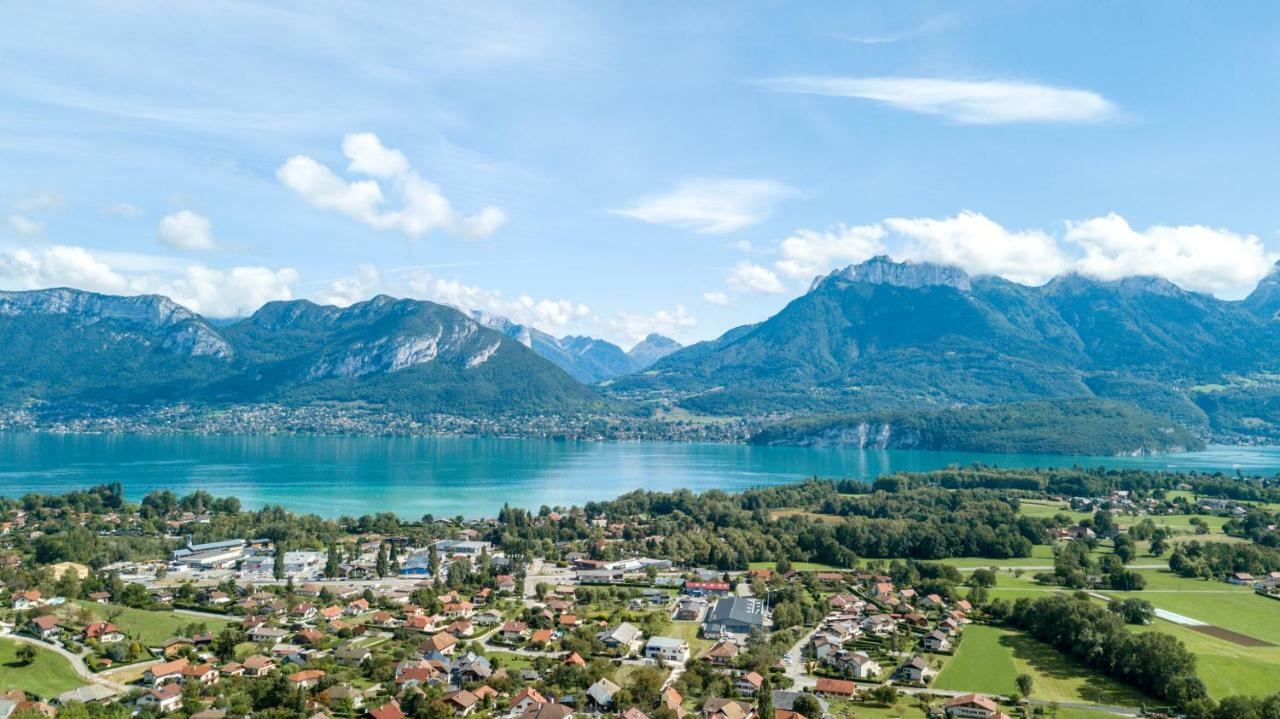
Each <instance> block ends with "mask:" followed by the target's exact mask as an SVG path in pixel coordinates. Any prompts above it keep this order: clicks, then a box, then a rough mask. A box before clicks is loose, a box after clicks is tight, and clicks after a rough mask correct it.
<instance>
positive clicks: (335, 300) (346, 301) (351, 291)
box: [312, 264, 382, 307]
mask: <svg viewBox="0 0 1280 719" xmlns="http://www.w3.org/2000/svg"><path fill="white" fill-rule="evenodd" d="M381 284H382V273H381V272H380V271H378V268H377V267H375V266H373V265H370V264H363V265H360V266H359V267H357V268H356V272H355V274H354V275H351V276H350V277H340V278H338V279H336V280H333V281H332V282H329V283H328V284H327V285H325V287H324V289H322V290H320V291H319V292H317V293H316V294H315V296H314V297H313V298H312V299H314V300H315V301H316V302H318V303H320V304H322V305H337V306H339V307H346V306H348V305H353V304H355V303H357V302H361V301H363V300H367V299H369V298H370V297H372V296H373V295H375V294H377V292H378V288H379V286H380V285H381Z"/></svg>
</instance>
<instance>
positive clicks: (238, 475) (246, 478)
mask: <svg viewBox="0 0 1280 719" xmlns="http://www.w3.org/2000/svg"><path fill="white" fill-rule="evenodd" d="M972 462H982V463H985V464H991V465H997V466H1002V467H1047V466H1072V465H1081V466H1110V467H1141V468H1148V469H1178V470H1197V471H1202V472H1205V471H1224V472H1234V471H1236V470H1237V469H1239V470H1241V471H1243V472H1245V473H1248V474H1255V473H1256V474H1266V475H1273V474H1277V473H1280V448H1276V447H1248V448H1246V447H1210V448H1209V449H1208V450H1207V451H1204V452H1195V453H1189V454H1171V455H1161V456H1158V457H1134V458H1130V457H1120V458H1117V457H1060V456H1052V455H1021V454H1016V455H1007V454H1006V455H996V454H976V453H969V452H925V451H915V450H855V449H809V448H800V447H747V446H742V445H719V444H677V443H668V442H560V441H549V440H528V439H458V438H430V437H391V438H387V437H319V436H231V437H228V436H178V437H149V436H137V435H47V434H20V433H0V494H4V495H8V496H19V495H22V494H24V493H27V492H43V493H58V492H64V491H67V490H70V489H77V488H85V487H91V486H94V485H98V484H103V483H106V482H121V483H123V484H124V487H125V492H126V494H127V495H128V496H129V498H130V499H132V500H138V499H140V498H141V497H142V496H143V495H144V494H146V493H147V492H150V491H152V490H155V489H170V490H173V491H174V492H176V493H179V494H182V493H187V492H191V491H194V490H196V489H204V490H206V491H208V492H211V493H213V494H215V495H234V496H237V497H239V498H240V499H241V501H242V503H243V505H244V506H245V507H246V508H256V507H259V506H262V505H264V504H281V505H283V506H285V507H287V508H289V509H292V510H295V511H301V512H314V513H316V514H320V515H323V516H326V517H336V516H339V515H343V514H346V515H361V514H367V513H374V512H379V511H393V512H396V513H397V514H399V515H401V516H403V517H411V518H417V517H420V516H422V515H423V514H426V513H432V514H435V515H437V516H454V515H457V514H462V515H465V516H467V517H476V516H492V515H493V514H495V513H496V512H497V510H498V509H499V508H500V507H501V506H502V504H503V503H504V502H508V503H510V504H512V505H514V506H521V507H528V508H530V509H537V508H538V507H540V506H541V505H544V504H546V505H551V506H555V505H570V504H581V503H583V502H586V501H590V500H601V499H610V498H613V497H616V496H617V495H619V494H622V493H624V492H627V491H630V490H633V489H650V490H671V489H676V488H688V489H692V490H694V491H703V490H707V489H713V488H716V489H725V490H740V489H744V488H747V487H755V486H761V485H768V484H781V483H785V482H796V481H799V480H802V479H804V478H805V477H811V476H814V475H817V476H821V477H832V478H843V477H856V478H860V479H868V480H869V479H873V478H875V477H876V476H878V475H881V474H884V473H886V472H892V471H899V470H927V469H936V468H939V467H945V466H947V465H951V464H969V463H972Z"/></svg>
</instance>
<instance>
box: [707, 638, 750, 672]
mask: <svg viewBox="0 0 1280 719" xmlns="http://www.w3.org/2000/svg"><path fill="white" fill-rule="evenodd" d="M741 652H742V647H739V646H738V645H737V644H736V643H734V642H731V641H729V640H727V639H724V640H721V641H718V642H716V644H715V646H713V647H711V648H710V649H708V650H707V653H706V654H705V655H703V658H704V659H706V660H707V661H709V662H711V663H712V664H716V665H718V666H728V665H730V664H732V663H733V660H734V659H735V658H737V656H738V654H740V653H741Z"/></svg>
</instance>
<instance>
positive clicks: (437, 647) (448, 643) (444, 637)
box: [420, 632, 458, 656]
mask: <svg viewBox="0 0 1280 719" xmlns="http://www.w3.org/2000/svg"><path fill="white" fill-rule="evenodd" d="M457 648H458V640H457V639H455V638H454V637H453V635H452V634H448V633H446V632H440V633H439V634H432V635H431V636H429V637H427V638H426V639H425V640H423V642H422V646H421V647H420V649H421V650H422V652H423V653H424V654H431V653H432V652H438V653H440V654H443V655H445V656H449V655H451V654H453V652H454V650H455V649H457Z"/></svg>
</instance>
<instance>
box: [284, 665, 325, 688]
mask: <svg viewBox="0 0 1280 719" xmlns="http://www.w3.org/2000/svg"><path fill="white" fill-rule="evenodd" d="M324 677H325V673H324V671H323V670H321V669H304V670H302V671H300V672H294V673H292V674H290V675H289V676H288V677H286V679H288V680H289V686H291V687H293V688H295V689H310V688H311V687H313V686H315V685H316V684H319V683H320V680H321V679H324Z"/></svg>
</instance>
